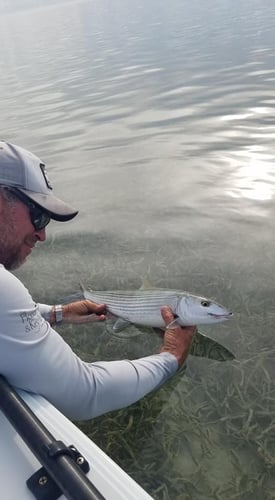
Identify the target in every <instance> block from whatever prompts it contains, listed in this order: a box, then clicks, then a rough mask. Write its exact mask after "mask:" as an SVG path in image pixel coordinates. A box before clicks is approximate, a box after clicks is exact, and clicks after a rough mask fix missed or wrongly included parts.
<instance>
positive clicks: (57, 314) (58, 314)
mask: <svg viewBox="0 0 275 500" xmlns="http://www.w3.org/2000/svg"><path fill="white" fill-rule="evenodd" d="M54 312H55V322H56V323H62V320H63V313H62V306H61V305H58V306H54Z"/></svg>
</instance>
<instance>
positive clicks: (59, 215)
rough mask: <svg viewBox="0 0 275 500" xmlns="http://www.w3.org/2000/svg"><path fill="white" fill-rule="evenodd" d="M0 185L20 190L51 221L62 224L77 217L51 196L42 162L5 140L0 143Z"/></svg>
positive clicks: (65, 205) (65, 204)
mask: <svg viewBox="0 0 275 500" xmlns="http://www.w3.org/2000/svg"><path fill="white" fill-rule="evenodd" d="M0 185H2V186H9V187H11V188H16V189H18V190H19V191H22V193H24V194H25V195H26V196H27V197H28V198H29V199H30V200H32V201H34V203H36V204H37V205H38V206H39V207H40V208H42V209H44V210H46V211H47V212H48V213H49V215H50V217H51V218H52V219H55V220H58V221H61V222H64V221H67V220H70V219H73V217H75V216H76V215H77V214H78V211H77V210H75V209H74V208H73V207H71V206H70V205H68V204H67V203H65V202H64V201H62V200H60V199H59V198H56V196H54V195H53V188H52V186H51V184H50V181H49V178H48V176H47V172H46V168H45V164H44V163H43V161H41V160H40V159H39V158H38V157H37V156H35V155H34V154H32V153H30V152H29V151H27V150H26V149H23V148H21V147H19V146H15V145H14V144H10V143H8V142H5V141H0Z"/></svg>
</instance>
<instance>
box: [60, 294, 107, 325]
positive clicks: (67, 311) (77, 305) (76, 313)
mask: <svg viewBox="0 0 275 500" xmlns="http://www.w3.org/2000/svg"><path fill="white" fill-rule="evenodd" d="M105 312H106V306H105V304H96V303H95V302H92V301H91V300H79V301H77V302H71V303H70V304H64V305H63V306H62V315H63V322H64V323H91V322H94V321H104V320H105V319H106V315H105V314H104V313H105Z"/></svg>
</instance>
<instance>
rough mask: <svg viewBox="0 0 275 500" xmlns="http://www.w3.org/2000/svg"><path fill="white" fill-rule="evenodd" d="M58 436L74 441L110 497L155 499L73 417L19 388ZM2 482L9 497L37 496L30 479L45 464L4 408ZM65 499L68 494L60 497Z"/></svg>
mask: <svg viewBox="0 0 275 500" xmlns="http://www.w3.org/2000/svg"><path fill="white" fill-rule="evenodd" d="M18 393H19V395H20V396H21V397H22V398H23V399H24V401H25V402H26V403H27V405H28V406H29V407H30V408H31V410H32V411H33V412H34V413H35V415H36V416H37V417H38V418H39V419H40V420H41V422H42V423H43V424H44V425H45V427H47V429H48V430H49V432H50V433H52V434H53V436H54V437H55V439H57V440H61V441H63V442H64V444H65V445H67V446H69V445H71V444H72V445H74V446H75V447H76V448H77V450H78V451H79V452H80V453H81V454H83V456H84V457H85V459H86V460H87V461H88V462H89V465H90V471H89V473H88V474H87V477H88V478H89V479H90V481H92V483H93V484H94V486H96V488H97V489H98V490H99V491H100V493H101V494H102V495H103V496H104V497H105V498H106V500H150V499H151V500H152V497H151V496H150V495H148V493H146V491H145V490H143V489H142V488H141V487H140V486H139V485H138V484H137V483H136V482H135V481H134V480H133V479H132V478H131V477H130V476H128V474H126V472H124V471H123V470H122V469H121V468H120V467H119V466H118V465H117V464H116V463H115V462H114V461H113V460H112V459H111V458H110V457H108V456H107V455H106V454H105V453H104V452H103V451H102V450H101V449H100V448H99V447H98V446H97V445H96V444H95V443H94V442H93V441H91V440H90V439H89V438H88V437H87V436H86V435H85V434H84V433H83V432H82V431H81V430H80V429H78V428H77V427H76V426H75V425H74V424H73V423H72V422H71V421H70V420H68V419H67V418H66V417H64V415H62V414H61V413H60V412H59V411H58V410H57V409H56V408H55V407H53V406H52V405H51V404H50V403H49V402H48V401H47V400H45V399H44V398H43V397H41V396H37V395H33V394H29V393H26V392H24V391H18ZM0 429H1V431H0V433H1V447H0V484H1V491H2V495H3V498H4V499H5V500H15V499H16V500H17V499H20V500H34V496H33V495H32V493H31V492H30V490H29V489H28V488H27V486H26V480H27V479H28V478H29V477H30V476H32V474H33V473H34V472H36V471H37V470H38V469H40V468H41V464H40V463H39V462H38V460H37V459H36V457H35V456H34V455H33V453H32V452H31V451H30V450H29V448H28V447H27V445H26V444H25V443H24V441H23V440H22V438H21V437H20V436H19V434H18V433H17V432H16V431H15V430H14V428H13V427H12V425H11V424H10V423H9V421H8V420H7V418H6V417H5V416H4V415H3V413H2V412H1V411H0ZM60 499H61V500H64V499H65V496H64V495H62V496H61V497H60Z"/></svg>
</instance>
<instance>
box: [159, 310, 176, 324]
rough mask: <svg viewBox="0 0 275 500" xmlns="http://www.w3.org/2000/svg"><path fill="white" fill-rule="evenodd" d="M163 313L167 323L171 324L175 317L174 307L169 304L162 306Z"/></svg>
mask: <svg viewBox="0 0 275 500" xmlns="http://www.w3.org/2000/svg"><path fill="white" fill-rule="evenodd" d="M161 315H162V318H163V319H164V322H165V324H166V325H169V323H171V322H172V321H173V320H174V319H175V316H174V314H173V311H172V309H171V308H170V307H168V306H164V307H162V308H161Z"/></svg>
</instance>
